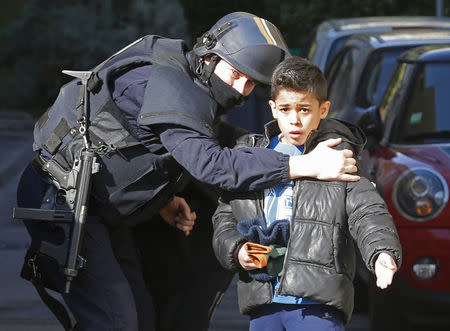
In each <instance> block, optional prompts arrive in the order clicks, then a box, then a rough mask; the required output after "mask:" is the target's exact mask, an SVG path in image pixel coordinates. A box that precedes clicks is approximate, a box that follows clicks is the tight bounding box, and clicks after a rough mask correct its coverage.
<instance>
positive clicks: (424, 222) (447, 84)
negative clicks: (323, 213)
mask: <svg viewBox="0 0 450 331" xmlns="http://www.w3.org/2000/svg"><path fill="white" fill-rule="evenodd" d="M398 62H399V63H398V65H397V67H396V69H395V72H394V74H393V76H392V78H391V79H390V83H389V85H388V87H387V89H386V92H385V93H384V96H383V99H382V102H381V105H380V107H377V108H375V109H371V110H370V111H368V112H366V113H365V114H363V115H362V116H361V118H360V119H359V120H358V122H357V123H358V125H359V126H360V127H361V128H362V129H363V131H364V132H365V133H366V135H367V137H368V145H367V149H366V150H365V151H364V153H363V155H362V158H361V165H362V166H361V169H362V172H363V174H364V175H366V176H367V177H368V178H370V179H371V180H372V181H373V182H374V183H375V184H376V187H377V189H378V191H379V192H380V194H381V195H382V196H383V198H384V199H385V201H386V203H387V206H388V208H389V211H390V213H391V214H392V216H393V218H394V222H395V224H396V227H397V231H398V234H399V237H400V241H401V243H402V250H403V253H402V255H403V265H402V266H401V268H400V270H399V272H398V273H397V275H396V278H395V280H394V282H393V285H392V286H391V287H390V288H388V290H386V291H381V290H379V289H377V288H376V286H375V284H374V278H373V277H369V278H368V280H369V282H368V286H369V317H370V322H371V326H372V330H412V326H415V327H418V326H419V327H423V330H433V331H434V330H450V206H449V204H448V198H449V189H448V187H449V185H450V93H449V92H450V44H448V45H439V46H423V47H418V48H414V49H411V50H409V51H407V52H405V53H404V54H403V55H402V56H401V57H400V58H399V60H398Z"/></svg>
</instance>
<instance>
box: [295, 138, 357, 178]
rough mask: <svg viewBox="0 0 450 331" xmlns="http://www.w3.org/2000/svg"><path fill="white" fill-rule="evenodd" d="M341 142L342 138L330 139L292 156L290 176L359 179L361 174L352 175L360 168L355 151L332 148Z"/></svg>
mask: <svg viewBox="0 0 450 331" xmlns="http://www.w3.org/2000/svg"><path fill="white" fill-rule="evenodd" d="M341 142H342V138H334V139H328V140H325V141H322V142H320V143H319V144H318V145H317V146H316V148H314V149H313V150H312V151H311V152H310V153H309V154H305V155H300V156H293V157H291V158H290V160H289V175H290V177H291V178H298V177H313V178H317V179H321V180H343V181H351V182H356V181H358V180H359V179H360V177H359V176H357V175H351V173H354V172H356V171H357V170H358V169H357V167H356V160H355V159H354V158H353V152H352V151H351V150H348V149H344V150H341V151H340V150H335V149H332V148H331V147H334V146H337V145H339V144H340V143H341Z"/></svg>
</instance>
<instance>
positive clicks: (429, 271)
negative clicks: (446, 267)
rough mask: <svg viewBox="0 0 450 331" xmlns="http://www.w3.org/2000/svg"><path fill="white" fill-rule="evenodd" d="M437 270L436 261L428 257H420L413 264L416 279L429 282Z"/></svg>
mask: <svg viewBox="0 0 450 331" xmlns="http://www.w3.org/2000/svg"><path fill="white" fill-rule="evenodd" d="M437 270H438V261H437V260H436V259H435V258H433V257H429V256H424V257H420V258H418V259H417V260H416V262H414V265H413V272H414V275H416V277H417V278H419V279H422V280H429V279H431V278H433V277H434V276H435V275H436V272H437Z"/></svg>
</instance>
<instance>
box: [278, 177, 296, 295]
mask: <svg viewBox="0 0 450 331" xmlns="http://www.w3.org/2000/svg"><path fill="white" fill-rule="evenodd" d="M299 185H300V184H299V180H294V189H293V190H292V198H293V204H292V215H291V221H290V222H289V240H288V244H287V247H286V253H285V254H284V260H283V272H282V274H281V278H280V286H278V288H277V290H276V295H279V294H280V293H281V288H282V285H283V280H284V277H285V273H284V268H285V266H286V261H287V257H288V254H289V246H290V245H291V234H292V222H293V220H294V213H295V211H296V210H297V200H298V199H294V197H295V196H296V193H297V192H298V190H299V189H300V188H299Z"/></svg>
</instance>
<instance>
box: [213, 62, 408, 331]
mask: <svg viewBox="0 0 450 331" xmlns="http://www.w3.org/2000/svg"><path fill="white" fill-rule="evenodd" d="M326 96H327V83H326V80H325V78H324V76H323V74H322V72H321V71H320V69H319V68H318V67H317V66H315V65H314V64H312V63H311V62H309V61H308V60H306V59H303V58H300V57H290V58H288V59H286V60H284V61H283V62H281V63H280V64H279V65H278V66H277V67H276V69H275V71H274V73H273V76H272V88H271V97H272V100H270V101H269V104H270V107H271V109H272V115H273V117H274V118H275V120H276V121H272V122H269V123H268V124H267V125H266V136H265V137H264V136H262V135H247V136H244V137H243V138H242V139H241V140H240V143H239V145H238V146H239V147H248V146H253V147H267V148H272V149H274V150H277V151H281V152H283V153H285V154H289V155H298V154H307V153H308V152H309V151H310V150H312V149H313V148H314V147H315V146H316V145H317V144H318V143H319V142H321V141H323V140H326V139H328V138H331V137H333V138H336V137H342V138H343V143H341V144H340V145H339V146H338V147H337V148H340V149H343V148H347V149H352V150H353V152H354V153H355V154H357V153H358V152H360V151H361V149H362V148H363V146H364V143H365V137H364V135H363V134H362V132H361V131H360V130H359V129H358V128H357V127H356V126H353V125H351V124H348V123H344V122H340V121H337V120H333V119H325V118H326V116H327V114H328V110H329V107H330V102H329V101H327V100H326ZM239 147H238V148H239ZM305 156H306V155H305ZM323 162H325V163H326V162H327V160H323ZM213 225H214V238H213V246H214V251H215V254H216V256H217V258H218V260H219V261H220V263H221V264H222V265H223V266H224V267H225V268H227V269H229V270H232V271H239V272H240V273H239V282H238V298H239V307H240V311H241V313H243V314H249V315H250V330H258V331H263V330H270V331H276V330H344V325H345V324H346V323H347V322H348V321H349V320H350V317H351V313H352V310H353V293H354V289H353V284H352V280H353V278H354V275H355V248H354V243H353V240H352V239H354V240H355V241H356V243H357V245H358V248H359V250H360V251H361V255H362V258H363V260H364V262H365V264H366V266H367V267H368V268H369V270H371V271H372V272H374V273H375V275H376V277H377V285H378V286H379V287H380V288H383V289H384V288H386V287H387V286H389V285H390V284H391V282H392V277H393V275H394V273H395V272H396V271H397V269H398V267H399V266H400V264H401V246H400V242H399V239H398V235H397V232H396V229H395V226H394V224H393V221H392V217H391V215H390V214H389V212H388V210H387V208H386V205H385V203H384V201H383V200H382V198H381V197H380V196H379V195H378V193H377V192H376V190H375V189H374V187H373V185H372V184H371V183H370V182H369V181H368V180H367V179H366V178H361V180H360V181H359V182H352V183H349V182H341V181H328V182H327V181H317V180H315V179H308V178H304V179H301V180H295V181H292V182H291V183H290V184H287V185H280V186H277V187H274V188H273V189H266V190H264V191H259V192H248V193H241V194H232V193H227V195H224V196H223V197H222V198H221V201H220V205H219V207H218V208H217V210H216V212H215V214H214V217H213ZM247 242H253V243H256V244H262V245H265V246H270V247H271V248H272V253H270V254H269V259H268V261H269V262H268V264H267V266H266V267H263V268H257V266H256V265H255V263H254V262H253V260H252V259H250V257H249V255H248V253H247V250H246V246H247V245H246V243H247ZM280 255H281V259H280ZM277 257H278V258H277ZM280 262H281V264H280ZM277 266H278V267H277Z"/></svg>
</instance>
